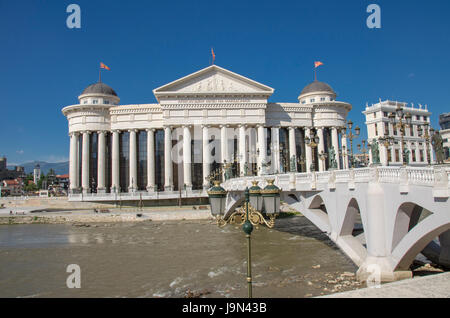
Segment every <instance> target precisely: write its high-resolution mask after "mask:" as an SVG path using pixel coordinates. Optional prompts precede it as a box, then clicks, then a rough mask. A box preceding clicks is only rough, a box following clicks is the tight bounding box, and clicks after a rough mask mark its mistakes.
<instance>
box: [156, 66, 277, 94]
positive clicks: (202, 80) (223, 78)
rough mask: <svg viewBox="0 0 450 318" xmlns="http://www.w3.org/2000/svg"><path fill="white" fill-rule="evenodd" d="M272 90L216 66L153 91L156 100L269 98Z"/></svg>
mask: <svg viewBox="0 0 450 318" xmlns="http://www.w3.org/2000/svg"><path fill="white" fill-rule="evenodd" d="M273 92H274V90H273V89H272V88H270V87H268V86H266V85H263V84H260V83H258V82H255V81H253V80H251V79H249V78H246V77H244V76H241V75H239V74H236V73H233V72H231V71H228V70H226V69H224V68H221V67H219V66H217V65H211V66H209V67H207V68H205V69H203V70H200V71H198V72H195V73H193V74H190V75H188V76H185V77H183V78H181V79H179V80H176V81H174V82H172V83H169V84H166V85H164V86H161V87H159V88H157V89H155V90H154V91H153V93H154V94H155V96H156V98H158V97H160V96H163V95H168V96H170V95H191V94H194V95H210V94H221V95H222V94H224V95H226V94H252V95H254V94H261V95H266V96H270V95H272V94H273Z"/></svg>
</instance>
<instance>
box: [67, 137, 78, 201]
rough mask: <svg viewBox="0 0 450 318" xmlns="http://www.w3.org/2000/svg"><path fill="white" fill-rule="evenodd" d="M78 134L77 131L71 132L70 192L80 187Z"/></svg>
mask: <svg viewBox="0 0 450 318" xmlns="http://www.w3.org/2000/svg"><path fill="white" fill-rule="evenodd" d="M78 136H79V135H78V133H76V132H73V133H70V168H69V174H70V175H69V180H70V193H75V192H76V191H77V189H78V188H79V182H78V170H77V161H78V157H77V154H78V151H77V150H78V149H77V146H78Z"/></svg>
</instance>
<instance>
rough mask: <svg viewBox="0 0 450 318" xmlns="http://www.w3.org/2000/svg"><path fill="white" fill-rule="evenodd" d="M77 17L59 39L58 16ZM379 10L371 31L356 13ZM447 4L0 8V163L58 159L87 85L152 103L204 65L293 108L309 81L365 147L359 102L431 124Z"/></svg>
mask: <svg viewBox="0 0 450 318" xmlns="http://www.w3.org/2000/svg"><path fill="white" fill-rule="evenodd" d="M71 3H76V4H78V5H79V6H80V7H81V15H82V17H81V29H68V28H67V27H66V19H67V16H68V15H69V14H68V13H66V7H67V6H68V5H69V4H71ZM371 3H376V4H378V5H380V7H381V12H382V15H381V19H382V28H381V29H376V30H375V29H368V28H367V26H366V19H367V17H368V15H369V14H368V13H366V8H367V6H368V5H369V4H371ZM449 15H450V1H448V0H429V1H416V0H389V1H385V0H370V1H365V0H345V1H336V0H321V1H300V0H297V1H274V0H271V1H266V0H258V1H256V0H252V1H248V0H240V1H234V0H229V1H212V0H209V1H194V0H190V1H138V0H135V1H132V0H128V1H121V0H117V1H100V0H98V1H97V0H89V1H85V0H71V1H62V0H59V1H36V0H30V1H20V0H18V1H13V0H0V43H1V50H0V94H1V95H0V98H1V99H0V101H1V104H0V105H1V115H0V127H1V128H2V129H1V132H2V133H1V134H2V137H1V138H0V155H6V156H7V157H8V162H9V163H23V162H27V161H31V160H44V161H50V162H56V161H63V160H67V159H68V153H69V138H68V135H67V132H68V128H67V121H66V119H65V117H64V116H63V115H62V113H61V109H62V108H63V107H64V106H66V105H71V104H75V103H76V102H77V96H78V95H79V94H80V93H81V92H82V90H83V89H84V88H85V87H86V86H88V85H89V84H91V83H93V82H96V81H97V79H98V65H99V62H100V61H103V62H104V63H105V64H106V65H108V66H109V67H111V71H109V72H103V76H102V79H103V82H105V83H107V84H109V85H110V86H112V87H113V88H114V89H115V90H116V92H117V93H118V94H119V96H120V98H121V103H122V104H131V103H152V102H155V98H154V96H153V93H152V90H153V89H154V88H156V87H159V86H161V85H163V84H166V83H168V82H171V81H173V80H175V79H178V78H179V77H181V76H185V75H187V74H190V73H192V72H194V71H197V70H199V69H201V68H204V67H206V66H208V65H209V63H210V59H211V57H210V51H211V47H214V51H215V53H216V64H217V65H219V66H222V67H224V68H227V69H229V70H231V71H233V72H236V73H238V74H241V75H244V76H247V77H249V78H251V79H253V80H256V81H258V82H261V83H263V84H266V85H268V86H271V87H273V88H275V94H274V95H273V96H272V98H271V99H270V100H271V101H276V102H296V101H297V97H298V95H299V93H300V91H301V90H302V88H303V87H304V86H306V85H307V84H308V83H309V82H311V81H312V80H313V62H314V61H316V60H319V61H322V62H323V63H324V64H325V65H324V66H321V67H320V70H319V74H318V76H319V80H322V81H325V82H327V83H329V84H330V85H331V86H332V87H333V88H334V89H335V90H336V92H337V93H338V94H339V96H338V99H340V100H343V101H346V102H349V103H351V104H352V105H353V110H352V112H351V113H350V116H349V118H351V119H352V120H353V121H355V122H356V123H357V124H359V125H360V126H361V127H363V128H364V129H362V132H363V134H364V135H366V129H365V126H364V116H363V115H362V114H361V111H362V110H363V109H364V107H365V104H366V102H369V103H375V102H377V101H378V99H379V98H382V99H394V100H399V101H406V102H413V103H414V104H415V105H417V104H418V103H421V104H428V105H429V109H430V110H431V111H432V113H433V115H432V124H433V126H435V127H437V126H438V116H439V114H440V113H443V112H448V111H449V104H450V89H449V88H450V86H449V79H448V78H449V75H448V74H449V73H450V58H449V56H450V54H449V52H450V19H449V17H448V16H449Z"/></svg>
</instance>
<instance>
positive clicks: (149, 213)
mask: <svg viewBox="0 0 450 318" xmlns="http://www.w3.org/2000/svg"><path fill="white" fill-rule="evenodd" d="M209 219H212V217H211V214H210V212H209V209H207V208H200V207H181V208H178V207H170V209H164V208H157V209H156V208H155V209H148V208H147V209H142V210H139V209H128V210H126V209H123V210H119V209H107V210H106V209H104V210H96V209H90V210H71V211H36V210H24V209H19V210H18V209H3V210H0V225H14V224H71V223H118V222H143V221H171V220H173V221H176V220H209Z"/></svg>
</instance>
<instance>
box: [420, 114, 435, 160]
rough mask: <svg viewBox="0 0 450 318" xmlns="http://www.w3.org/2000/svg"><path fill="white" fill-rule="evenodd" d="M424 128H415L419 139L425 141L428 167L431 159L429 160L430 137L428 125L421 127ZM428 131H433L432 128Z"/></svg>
mask: <svg viewBox="0 0 450 318" xmlns="http://www.w3.org/2000/svg"><path fill="white" fill-rule="evenodd" d="M423 126H424V128H422V126H419V127H418V128H417V131H418V133H419V137H423V138H424V139H425V145H426V149H425V151H426V153H427V161H428V165H430V164H431V158H430V139H431V138H430V135H429V134H428V127H429V125H428V123H426V124H424V125H423ZM430 131H434V129H433V128H432V129H431V130H430Z"/></svg>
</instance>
